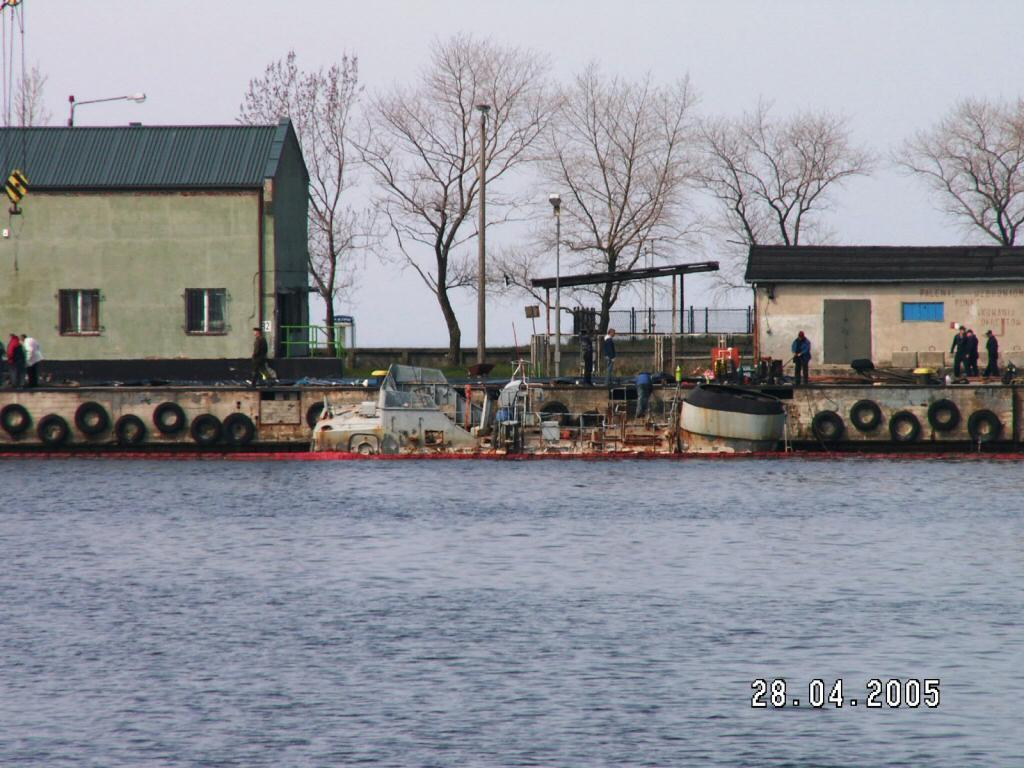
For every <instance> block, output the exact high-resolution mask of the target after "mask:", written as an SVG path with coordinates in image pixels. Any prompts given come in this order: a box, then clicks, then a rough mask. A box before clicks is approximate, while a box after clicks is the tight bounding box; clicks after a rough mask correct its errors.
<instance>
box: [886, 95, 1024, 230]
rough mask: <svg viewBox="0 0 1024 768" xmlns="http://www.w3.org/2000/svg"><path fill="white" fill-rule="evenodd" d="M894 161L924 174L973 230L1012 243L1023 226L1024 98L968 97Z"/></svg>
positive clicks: (949, 207)
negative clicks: (994, 98) (1005, 99)
mask: <svg viewBox="0 0 1024 768" xmlns="http://www.w3.org/2000/svg"><path fill="white" fill-rule="evenodd" d="M896 161H897V163H899V164H900V165H901V166H903V167H904V168H905V169H907V170H908V171H910V172H912V173H915V174H917V175H919V176H921V177H922V178H923V179H924V180H925V181H926V182H927V183H928V184H929V185H930V186H931V187H932V189H934V190H935V191H936V192H937V193H938V196H939V198H940V200H941V201H942V211H943V212H944V213H948V214H949V215H950V216H952V217H953V218H954V219H956V220H958V221H959V222H960V223H961V224H962V225H963V226H964V228H965V229H966V230H967V231H969V232H974V233H975V234H977V231H978V230H981V232H983V233H984V237H985V238H986V239H988V238H991V239H992V240H995V241H996V242H997V243H999V244H1001V245H1013V244H1014V241H1015V240H1016V238H1017V231H1018V229H1019V228H1020V226H1021V224H1022V223H1024V99H1020V98H1018V99H1016V100H1015V101H1008V102H991V101H983V100H977V99H966V100H964V101H961V102H960V103H958V104H957V105H956V106H955V107H954V108H953V109H952V110H951V111H950V113H949V114H948V115H947V116H946V117H945V118H943V119H942V120H941V121H940V122H939V123H938V125H936V126H935V127H933V128H931V129H929V130H926V131H919V132H918V133H917V134H916V135H915V136H914V137H913V138H911V139H909V140H908V141H906V142H905V143H904V144H903V146H902V147H901V148H900V150H898V152H897V155H896Z"/></svg>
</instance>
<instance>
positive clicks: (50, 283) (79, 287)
mask: <svg viewBox="0 0 1024 768" xmlns="http://www.w3.org/2000/svg"><path fill="white" fill-rule="evenodd" d="M0 163H2V164H3V167H4V169H5V174H4V176H5V178H6V177H7V175H8V174H9V173H10V172H11V170H13V169H19V170H20V171H21V172H22V174H23V175H24V176H25V177H26V178H27V180H28V194H27V195H26V196H25V197H24V199H22V200H21V201H20V203H19V205H18V208H19V212H18V213H16V214H12V215H10V216H9V217H6V221H5V222H4V230H3V237H2V239H0V333H3V334H4V336H5V337H6V335H7V334H9V333H15V332H16V333H19V334H20V333H27V334H30V335H32V336H35V337H36V338H37V339H39V341H40V342H41V344H42V347H43V350H44V353H45V355H46V357H47V358H48V359H50V360H54V359H56V360H132V359H143V358H145V359H156V360H164V359H192V360H202V359H207V360H208V359H218V358H236V359H237V358H245V357H248V356H249V354H250V352H251V348H252V328H253V327H255V326H260V327H262V328H264V329H265V331H266V335H267V336H268V339H269V341H270V345H271V350H272V354H273V350H275V348H279V345H280V342H281V339H280V328H281V326H283V325H305V324H307V323H308V317H309V309H308V285H309V278H308V267H307V248H308V245H307V187H308V181H309V176H308V173H307V171H306V166H305V163H304V161H303V158H302V151H301V149H300V147H299V143H298V140H297V138H296V136H295V131H294V129H293V128H292V125H291V122H290V121H287V120H285V121H282V122H281V123H280V124H278V125H259V126H243V125H216V126H141V125H130V126H125V127H102V128H92V127H74V128H63V127H62V128H5V129H0Z"/></svg>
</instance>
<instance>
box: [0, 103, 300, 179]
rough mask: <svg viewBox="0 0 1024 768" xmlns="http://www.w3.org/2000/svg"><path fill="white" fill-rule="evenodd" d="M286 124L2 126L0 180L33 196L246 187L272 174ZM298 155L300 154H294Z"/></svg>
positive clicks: (288, 130)
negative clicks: (21, 178)
mask: <svg viewBox="0 0 1024 768" xmlns="http://www.w3.org/2000/svg"><path fill="white" fill-rule="evenodd" d="M289 140H291V141H295V142H296V144H297V141H298V140H297V138H296V137H295V130H294V128H293V127H292V124H291V121H290V120H282V121H281V122H280V123H278V124H277V125H189V126H163V125H161V126H143V125H128V126H118V127H100V128H94V127H79V126H75V127H73V128H65V127H60V128H49V127H47V128H2V129H0V162H2V163H3V178H7V175H8V174H9V173H10V171H11V170H12V169H14V168H18V169H20V170H21V171H22V172H23V173H24V175H25V176H26V177H27V178H28V184H29V189H30V190H33V191H60V190H83V191H84V190H117V189H153V190H156V189H251V188H254V187H260V186H262V184H263V181H264V179H267V178H272V177H274V176H275V174H276V172H277V169H278V165H279V163H280V160H281V153H282V148H283V147H284V144H285V142H286V141H289ZM300 151H301V150H300Z"/></svg>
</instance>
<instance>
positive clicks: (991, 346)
mask: <svg viewBox="0 0 1024 768" xmlns="http://www.w3.org/2000/svg"><path fill="white" fill-rule="evenodd" d="M985 336H986V337H987V338H986V340H985V351H986V352H988V365H986V366H985V375H986V376H998V375H999V341H998V340H997V339H996V335H995V334H994V333H992V331H991V330H988V331H985Z"/></svg>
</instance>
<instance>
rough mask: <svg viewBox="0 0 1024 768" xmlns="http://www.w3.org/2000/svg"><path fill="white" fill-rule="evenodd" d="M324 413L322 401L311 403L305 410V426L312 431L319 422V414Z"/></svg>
mask: <svg viewBox="0 0 1024 768" xmlns="http://www.w3.org/2000/svg"><path fill="white" fill-rule="evenodd" d="M323 412H324V401H323V400H321V401H319V402H316V403H313V404H312V405H311V406H309V408H307V409H306V425H307V426H308V427H309V428H310V429H312V428H313V427H315V426H316V423H317V421H319V420H320V414H321V413H323Z"/></svg>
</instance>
